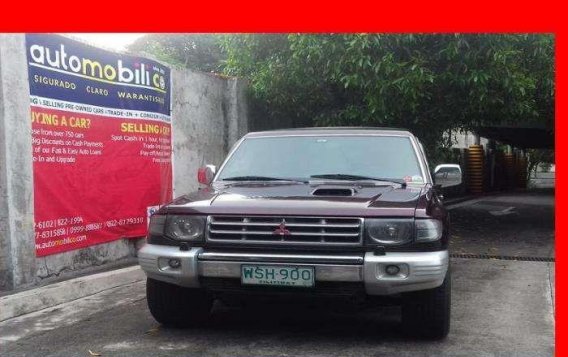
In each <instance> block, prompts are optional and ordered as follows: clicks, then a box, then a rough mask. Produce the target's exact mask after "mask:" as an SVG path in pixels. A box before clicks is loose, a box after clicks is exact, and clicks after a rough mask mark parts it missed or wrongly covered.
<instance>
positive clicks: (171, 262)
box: [168, 258, 181, 269]
mask: <svg viewBox="0 0 568 357" xmlns="http://www.w3.org/2000/svg"><path fill="white" fill-rule="evenodd" d="M168 265H169V266H170V268H173V269H177V268H179V267H180V266H181V261H180V260H179V259H176V258H172V259H170V260H168Z"/></svg>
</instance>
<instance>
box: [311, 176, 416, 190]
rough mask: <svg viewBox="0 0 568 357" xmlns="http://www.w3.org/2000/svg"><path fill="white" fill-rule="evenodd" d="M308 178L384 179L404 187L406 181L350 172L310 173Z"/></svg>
mask: <svg viewBox="0 0 568 357" xmlns="http://www.w3.org/2000/svg"><path fill="white" fill-rule="evenodd" d="M310 178H321V179H330V180H345V181H364V180H372V181H384V182H390V183H397V184H399V185H401V186H402V187H406V181H404V180H402V179H392V178H381V177H369V176H361V175H350V174H321V175H311V176H310Z"/></svg>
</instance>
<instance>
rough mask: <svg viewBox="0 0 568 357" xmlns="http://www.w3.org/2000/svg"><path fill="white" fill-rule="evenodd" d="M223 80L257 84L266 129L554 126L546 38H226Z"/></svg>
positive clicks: (436, 140)
mask: <svg viewBox="0 0 568 357" xmlns="http://www.w3.org/2000/svg"><path fill="white" fill-rule="evenodd" d="M222 47H223V50H224V51H225V52H226V56H227V59H226V62H225V63H224V66H223V67H224V71H225V73H227V74H229V75H236V76H241V77H246V78H248V79H249V80H250V83H251V89H252V93H253V96H254V98H256V99H257V100H258V101H260V102H262V103H263V106H264V108H265V110H266V113H267V118H266V119H267V120H273V121H278V120H288V121H289V120H290V119H291V124H292V125H294V126H307V125H318V126H322V125H331V126H335V125H355V126H361V125H369V126H394V127H403V128H408V129H410V130H412V131H413V132H414V133H415V134H417V135H418V136H419V137H420V138H421V140H422V141H423V142H424V143H425V145H426V146H427V148H429V150H428V151H429V152H434V151H435V150H436V149H438V148H440V147H444V146H447V145H448V144H449V142H448V138H449V136H447V135H446V136H444V135H443V133H444V132H446V131H447V130H450V129H458V128H459V129H470V128H473V127H475V126H477V125H482V124H488V123H496V122H501V123H502V122H515V121H524V122H526V121H529V122H530V121H538V122H541V123H545V124H547V125H549V126H550V127H552V124H553V121H554V73H553V72H554V67H553V65H554V39H553V37H552V36H549V35H481V34H477V35H469V34H443V35H410V34H405V35H398V34H387V35H383V34H349V35H342V34H339V35H333V34H330V35H303V34H302V35H299V34H290V35H286V34H278V35H229V36H225V37H224V39H223V44H222Z"/></svg>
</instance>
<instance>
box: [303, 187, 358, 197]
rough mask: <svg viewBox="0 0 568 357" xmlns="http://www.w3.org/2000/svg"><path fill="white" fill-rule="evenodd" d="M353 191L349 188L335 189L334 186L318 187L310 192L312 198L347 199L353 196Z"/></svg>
mask: <svg viewBox="0 0 568 357" xmlns="http://www.w3.org/2000/svg"><path fill="white" fill-rule="evenodd" d="M355 192H356V191H355V189H354V188H351V187H336V186H326V187H318V188H316V189H315V190H313V191H312V195H313V196H328V197H329V196H335V197H337V196H340V197H348V196H353V195H355Z"/></svg>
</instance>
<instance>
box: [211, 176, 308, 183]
mask: <svg viewBox="0 0 568 357" xmlns="http://www.w3.org/2000/svg"><path fill="white" fill-rule="evenodd" d="M221 181H287V182H305V181H300V180H294V179H287V178H281V177H269V176H233V177H225V178H223V179H221Z"/></svg>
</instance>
